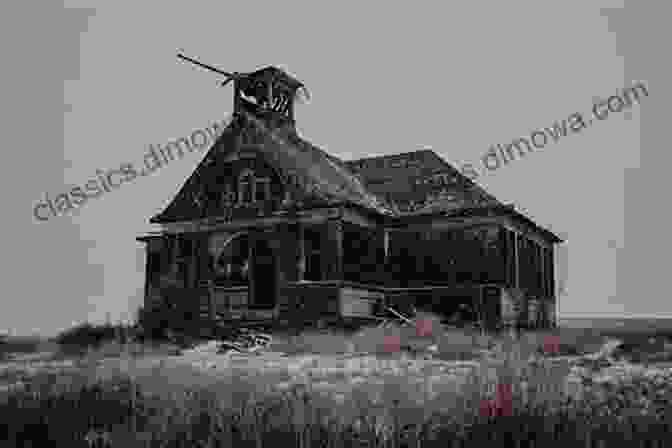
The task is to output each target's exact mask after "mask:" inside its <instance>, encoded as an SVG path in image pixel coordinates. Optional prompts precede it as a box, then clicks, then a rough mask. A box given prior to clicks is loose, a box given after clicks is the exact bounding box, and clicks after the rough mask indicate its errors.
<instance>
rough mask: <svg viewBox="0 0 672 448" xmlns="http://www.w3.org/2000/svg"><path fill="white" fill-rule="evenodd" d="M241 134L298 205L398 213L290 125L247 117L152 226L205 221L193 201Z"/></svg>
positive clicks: (227, 134) (221, 140) (221, 139)
mask: <svg viewBox="0 0 672 448" xmlns="http://www.w3.org/2000/svg"><path fill="white" fill-rule="evenodd" d="M239 133H247V134H248V136H251V137H252V138H254V139H255V140H256V141H257V143H258V144H257V145H255V148H257V149H258V150H259V151H260V152H261V153H262V156H263V157H264V158H265V159H266V161H267V162H268V163H269V164H270V165H271V166H273V167H274V168H276V169H277V170H278V171H279V173H278V174H279V175H280V177H281V178H282V179H283V181H284V183H285V185H286V187H287V189H288V190H289V192H290V194H291V196H292V199H293V200H294V201H297V202H300V203H302V204H303V205H309V206H310V205H314V206H319V205H330V204H340V203H351V204H355V205H359V206H362V207H364V208H366V209H368V210H371V211H374V212H377V213H380V214H383V215H393V214H394V212H393V210H392V208H391V207H390V206H389V205H388V204H386V202H385V201H384V200H381V199H380V198H379V197H378V196H376V195H374V194H372V193H371V192H369V191H368V190H367V189H366V188H365V186H364V185H363V183H362V182H361V180H360V179H359V178H358V177H357V176H355V175H354V174H353V173H352V172H351V171H350V170H348V168H347V167H346V166H345V164H344V163H343V161H341V160H340V159H338V158H336V157H334V156H331V155H329V154H327V153H326V152H324V151H323V150H321V149H320V148H318V147H316V146H314V145H312V144H310V143H309V142H307V141H306V140H304V139H302V138H301V137H300V136H299V135H298V134H297V133H296V130H295V129H294V128H293V127H292V126H284V127H281V128H275V129H273V131H272V132H271V131H270V130H268V129H267V128H266V125H265V124H264V123H263V122H262V121H261V120H259V119H258V118H256V117H254V116H253V115H251V114H245V113H243V114H240V115H238V116H236V117H235V118H234V119H233V120H232V121H231V123H229V125H228V126H227V127H226V128H225V129H224V131H223V132H222V134H221V135H220V137H219V138H218V139H217V141H216V142H215V144H214V145H213V146H212V148H211V149H210V150H209V151H208V153H207V155H206V156H205V158H204V159H203V160H202V161H201V163H200V164H199V165H198V167H197V168H196V170H195V171H194V173H192V175H191V176H190V177H189V179H188V180H187V181H186V182H185V184H184V185H183V186H182V188H181V189H180V190H179V192H178V193H177V195H176V196H175V198H174V199H173V201H172V202H171V203H170V204H169V205H168V206H167V207H166V208H165V209H164V211H163V212H161V213H159V214H158V215H156V216H154V217H152V218H151V219H150V222H151V223H165V222H174V221H183V220H189V219H196V218H201V217H202V216H201V215H200V214H199V210H198V206H197V203H196V202H194V197H198V196H199V194H201V193H200V192H202V191H203V188H205V187H207V186H208V185H214V184H216V180H215V178H216V173H217V167H218V166H221V165H220V164H221V163H223V159H224V158H225V157H226V156H227V155H229V154H231V153H233V151H235V149H236V147H237V145H236V144H235V139H236V137H237V136H238V134H239Z"/></svg>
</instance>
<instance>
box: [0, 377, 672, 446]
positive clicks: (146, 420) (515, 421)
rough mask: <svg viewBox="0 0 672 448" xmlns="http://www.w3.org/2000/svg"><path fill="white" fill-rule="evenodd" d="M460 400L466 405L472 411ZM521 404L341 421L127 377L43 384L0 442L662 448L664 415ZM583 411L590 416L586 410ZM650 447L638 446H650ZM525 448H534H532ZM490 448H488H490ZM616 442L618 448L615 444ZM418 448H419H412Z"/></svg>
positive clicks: (394, 405) (317, 409) (306, 402)
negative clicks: (506, 409)
mask: <svg viewBox="0 0 672 448" xmlns="http://www.w3.org/2000/svg"><path fill="white" fill-rule="evenodd" d="M474 404H476V403H469V402H468V401H465V406H469V405H472V406H473V405H474ZM566 404H567V406H566V407H565V408H562V407H559V406H558V407H555V408H554V407H552V406H550V405H549V404H548V403H535V404H527V405H520V406H517V407H515V408H514V412H513V413H512V414H511V415H508V416H486V415H479V413H478V409H477V406H474V407H472V408H471V409H465V410H464V413H463V414H459V413H456V412H447V411H432V412H427V411H426V410H425V408H424V406H422V405H417V404H416V405H414V404H412V403H409V402H404V401H402V400H400V399H398V398H397V399H393V401H392V402H390V403H385V404H383V405H381V403H378V402H374V401H371V400H367V399H366V398H365V397H363V396H361V395H358V396H355V397H353V399H352V400H351V401H350V402H348V403H347V406H348V407H350V408H352V412H351V413H349V414H345V413H343V412H342V409H341V408H334V405H333V403H332V404H331V405H330V403H329V402H328V401H324V398H323V397H322V398H321V397H319V396H317V395H314V394H311V392H310V390H309V389H306V388H294V389H292V390H291V391H287V392H284V393H260V392H259V391H258V388H257V387H256V386H255V385H254V384H253V383H252V382H247V383H246V382H245V381H244V380H241V381H238V382H235V383H233V382H231V383H228V387H227V384H226V383H221V384H217V385H211V386H208V387H201V388H199V387H193V388H184V389H179V390H178V389H176V390H173V391H171V393H169V394H151V395H150V394H148V393H144V392H143V391H142V388H141V387H140V386H139V385H138V384H134V383H133V382H132V381H131V380H130V379H129V378H125V377H117V378H112V379H109V380H107V381H105V382H86V381H85V380H83V379H82V378H72V379H71V382H69V383H68V384H67V385H64V383H63V381H62V380H61V383H60V387H59V386H57V385H56V383H55V379H54V378H51V383H50V380H49V379H44V378H43V379H42V381H37V382H35V383H33V385H31V386H30V387H29V388H27V389H26V390H25V391H23V392H18V393H14V394H12V395H10V396H8V397H6V398H5V399H3V400H2V401H1V402H0V422H2V423H0V438H2V439H3V440H7V441H9V443H11V444H12V445H9V446H26V445H24V444H26V443H27V441H28V440H30V441H31V442H32V443H33V445H32V446H72V447H77V446H89V445H88V443H87V442H86V440H87V439H88V440H89V441H92V440H94V439H98V440H99V441H100V442H103V441H105V440H107V441H108V446H124V447H130V448H133V447H148V446H149V447H159V446H161V447H187V446H189V447H193V446H236V447H238V446H241V447H246V446H255V447H257V446H286V447H290V446H292V447H294V446H297V447H312V446H325V447H326V446H398V447H403V446H409V447H410V446H430V447H431V446H437V447H438V446H441V447H446V446H464V447H469V446H481V445H482V444H484V443H489V444H490V446H505V445H500V444H504V443H514V444H517V445H512V446H521V447H526V446H539V445H540V444H543V445H544V446H549V447H552V446H561V444H567V443H576V442H580V443H581V444H580V445H576V446H577V447H578V446H581V447H584V446H586V447H587V446H592V445H589V443H590V442H589V441H590V440H593V441H595V440H605V441H606V442H607V446H663V445H662V441H663V440H665V439H666V437H667V436H666V435H667V434H669V433H670V432H669V431H670V430H672V427H671V425H670V417H671V415H670V409H669V404H668V405H667V406H668V407H667V408H665V409H664V410H663V412H662V413H661V415H660V416H659V417H657V418H655V417H652V416H649V417H643V416H636V415H627V414H626V415H625V416H624V415H616V414H613V415H608V414H604V415H602V416H600V413H599V412H598V410H597V408H595V403H586V402H569V401H568V402H567V403H566ZM591 406H592V407H591ZM656 440H657V441H660V443H659V445H645V443H647V441H648V442H652V441H656ZM533 442H534V445H533ZM493 443H496V445H493ZM616 443H618V445H616ZM418 444H421V445H418ZM612 444H613V445H612Z"/></svg>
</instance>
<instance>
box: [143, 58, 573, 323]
mask: <svg viewBox="0 0 672 448" xmlns="http://www.w3.org/2000/svg"><path fill="white" fill-rule="evenodd" d="M301 87H302V84H301V83H300V82H298V81H297V80H295V79H294V78H292V77H290V76H289V75H287V74H286V73H284V72H283V71H281V70H279V69H277V68H274V67H268V68H265V69H262V70H259V71H256V72H254V73H251V74H249V75H247V76H245V77H243V78H237V79H236V80H235V82H234V115H233V119H232V121H231V122H230V124H229V125H228V127H227V128H226V129H225V130H224V131H223V133H222V134H221V136H220V137H219V138H218V140H217V141H216V142H215V143H214V145H213V146H212V148H211V149H210V150H209V152H208V153H207V154H206V156H205V157H204V158H203V160H202V162H201V163H200V165H199V166H198V167H197V169H196V170H195V171H194V173H193V174H192V175H191V176H190V177H189V179H188V180H187V181H186V183H185V184H184V185H183V187H182V188H181V189H180V190H179V192H178V193H177V195H176V197H175V198H174V199H173V201H172V202H171V203H170V204H169V205H168V206H167V208H166V209H165V210H164V211H163V212H162V213H160V214H159V215H157V216H154V217H153V218H151V219H150V222H151V223H155V224H159V225H160V227H161V230H160V231H159V232H156V233H155V234H149V235H144V236H142V237H139V238H138V240H139V241H142V242H144V243H146V251H147V252H146V253H147V257H146V260H147V262H146V288H145V303H146V306H147V307H148V308H151V307H153V306H165V304H166V301H167V300H168V299H167V296H170V297H172V298H171V299H170V300H168V301H172V306H175V307H177V308H179V309H180V310H181V312H183V313H185V315H187V316H190V317H189V318H190V319H193V321H194V322H198V321H199V320H198V319H200V318H202V317H204V316H206V317H209V318H217V317H218V318H220V319H234V320H235V319H277V320H280V321H282V320H286V319H296V318H297V316H298V317H299V318H300V319H302V320H304V321H307V322H316V321H318V320H322V319H326V320H329V319H336V320H339V319H348V318H354V317H366V316H371V315H373V314H375V313H376V312H377V309H378V308H379V305H380V304H381V303H391V304H395V305H397V306H400V307H404V306H405V305H408V304H409V303H414V304H415V305H416V306H418V307H423V306H426V307H431V308H433V309H434V310H435V311H437V312H440V313H442V314H444V315H447V316H450V315H454V314H455V313H458V312H462V313H463V316H462V317H463V318H474V319H475V318H477V317H481V318H484V319H485V321H486V322H488V323H490V324H494V323H496V322H500V321H502V320H519V321H521V322H527V323H529V324H533V325H549V324H552V322H554V310H555V302H556V293H555V282H554V275H553V274H554V245H555V244H557V243H560V242H561V240H560V238H558V237H557V236H556V235H554V234H553V233H552V232H550V231H549V230H546V229H544V228H542V227H541V226H539V225H537V224H535V223H534V222H533V221H532V220H531V219H529V218H527V217H526V216H524V215H523V214H522V213H520V212H518V211H516V209H515V208H514V207H512V206H510V205H506V204H502V203H500V202H499V201H498V200H497V199H495V198H494V197H493V196H491V195H489V194H488V193H486V192H485V191H484V190H483V189H482V188H481V187H479V186H478V185H477V184H475V183H474V182H472V181H471V180H470V179H468V178H467V177H465V176H464V175H462V174H461V173H460V172H459V171H458V170H456V169H455V168H454V167H452V166H451V165H450V164H448V163H446V162H445V161H444V160H442V159H441V158H440V157H439V156H438V155H437V154H436V153H434V152H433V151H431V150H421V151H415V152H409V153H404V154H398V155H392V156H384V157H374V158H367V159H361V160H355V161H347V162H344V161H342V160H339V159H338V158H337V157H334V156H333V155H330V154H328V153H326V152H324V151H323V150H321V149H319V148H317V147H316V146H314V145H312V144H310V143H309V142H307V141H306V140H304V139H302V138H301V137H300V136H299V135H298V134H297V131H296V129H295V121H294V114H293V105H294V102H293V99H294V97H295V95H296V93H297V90H298V89H299V88H301Z"/></svg>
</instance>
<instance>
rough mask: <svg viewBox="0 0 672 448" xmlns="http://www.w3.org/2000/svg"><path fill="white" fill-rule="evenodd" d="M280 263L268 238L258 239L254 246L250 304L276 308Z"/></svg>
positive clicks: (264, 307)
mask: <svg viewBox="0 0 672 448" xmlns="http://www.w3.org/2000/svg"><path fill="white" fill-rule="evenodd" d="M277 286H278V264H277V259H276V254H275V251H274V250H273V248H272V247H271V245H270V244H269V241H268V239H265V238H259V239H256V241H255V242H254V244H253V246H252V276H251V284H250V290H251V293H252V294H251V300H250V306H251V307H253V308H257V309H269V308H274V307H275V305H276V303H277V294H278V291H277Z"/></svg>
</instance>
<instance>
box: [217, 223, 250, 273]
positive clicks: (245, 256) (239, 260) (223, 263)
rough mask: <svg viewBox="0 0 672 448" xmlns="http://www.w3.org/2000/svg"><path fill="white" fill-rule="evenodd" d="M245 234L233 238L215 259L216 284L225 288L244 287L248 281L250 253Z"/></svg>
mask: <svg viewBox="0 0 672 448" xmlns="http://www.w3.org/2000/svg"><path fill="white" fill-rule="evenodd" d="M249 247H250V246H249V238H248V235H247V234H246V233H240V234H239V235H237V236H234V237H233V238H232V239H231V240H229V242H228V243H226V246H225V247H224V248H223V249H222V251H221V252H220V254H219V255H218V256H217V258H216V259H215V266H214V268H215V274H216V276H217V282H218V283H225V284H226V285H227V286H246V285H247V282H248V279H249V276H248V274H249V267H250V252H249Z"/></svg>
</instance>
